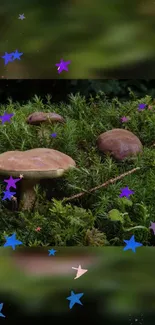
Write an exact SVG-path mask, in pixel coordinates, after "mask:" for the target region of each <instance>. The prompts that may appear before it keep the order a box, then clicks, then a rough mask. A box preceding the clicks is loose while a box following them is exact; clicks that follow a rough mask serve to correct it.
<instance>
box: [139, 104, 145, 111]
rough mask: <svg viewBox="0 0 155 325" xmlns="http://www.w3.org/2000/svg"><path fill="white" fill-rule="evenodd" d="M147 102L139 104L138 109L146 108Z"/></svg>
mask: <svg viewBox="0 0 155 325" xmlns="http://www.w3.org/2000/svg"><path fill="white" fill-rule="evenodd" d="M145 107H146V104H139V105H138V111H140V110H143V109H145Z"/></svg>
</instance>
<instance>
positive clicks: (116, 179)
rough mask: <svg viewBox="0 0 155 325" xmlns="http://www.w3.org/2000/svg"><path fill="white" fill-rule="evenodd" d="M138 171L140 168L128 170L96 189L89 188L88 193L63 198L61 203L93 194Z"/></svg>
mask: <svg viewBox="0 0 155 325" xmlns="http://www.w3.org/2000/svg"><path fill="white" fill-rule="evenodd" d="M139 169H140V167H136V168H133V169H131V170H129V171H128V172H126V173H124V174H121V175H119V176H117V177H115V178H111V179H109V180H108V181H106V182H105V183H103V184H101V185H98V186H96V187H93V188H91V189H90V190H88V191H85V192H81V193H79V194H75V195H73V196H70V197H67V198H64V199H63V202H66V201H71V200H74V199H76V198H78V197H81V196H83V195H84V194H86V193H87V194H89V193H91V192H94V191H96V190H98V189H99V188H101V187H105V186H107V185H109V184H113V183H115V182H116V181H118V180H119V179H122V178H124V177H125V176H127V175H130V174H132V173H134V172H136V171H137V170H139Z"/></svg>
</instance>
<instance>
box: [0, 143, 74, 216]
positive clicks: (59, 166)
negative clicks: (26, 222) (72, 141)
mask: <svg viewBox="0 0 155 325" xmlns="http://www.w3.org/2000/svg"><path fill="white" fill-rule="evenodd" d="M75 165H76V164H75V161H74V160H73V159H72V158H71V157H69V156H67V155H65V154H64V153H62V152H60V151H57V150H54V149H48V148H36V149H31V150H27V151H7V152H4V153H2V154H0V175H9V176H10V175H11V176H12V177H19V175H20V174H22V175H23V178H22V180H21V193H20V194H21V203H20V208H21V209H22V210H30V209H31V208H32V206H33V204H34V202H35V190H34V186H35V185H36V184H38V183H39V181H40V180H41V179H44V178H57V177H60V176H62V175H63V174H64V172H65V171H67V170H68V169H69V168H73V167H75Z"/></svg>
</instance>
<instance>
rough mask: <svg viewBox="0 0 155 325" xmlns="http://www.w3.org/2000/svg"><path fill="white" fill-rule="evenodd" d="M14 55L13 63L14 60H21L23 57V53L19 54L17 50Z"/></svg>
mask: <svg viewBox="0 0 155 325" xmlns="http://www.w3.org/2000/svg"><path fill="white" fill-rule="evenodd" d="M12 55H13V61H14V60H16V59H17V60H20V56H21V55H23V53H19V52H18V50H16V51H15V52H13V53H12Z"/></svg>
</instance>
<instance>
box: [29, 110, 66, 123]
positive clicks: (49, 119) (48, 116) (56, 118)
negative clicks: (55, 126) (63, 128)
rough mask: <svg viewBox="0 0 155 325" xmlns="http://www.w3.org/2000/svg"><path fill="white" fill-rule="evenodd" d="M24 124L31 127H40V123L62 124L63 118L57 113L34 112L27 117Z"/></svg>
mask: <svg viewBox="0 0 155 325" xmlns="http://www.w3.org/2000/svg"><path fill="white" fill-rule="evenodd" d="M26 122H27V123H28V124H31V125H40V124H42V123H53V122H60V123H64V122H65V120H64V118H63V117H62V116H61V115H59V114H57V113H50V112H49V113H44V112H34V113H32V114H31V115H29V116H28V117H27V119H26Z"/></svg>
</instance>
